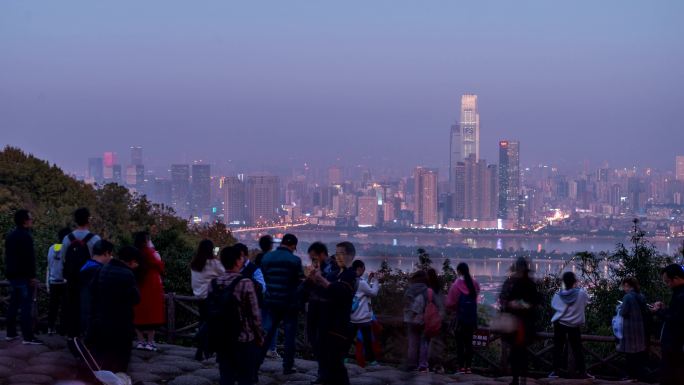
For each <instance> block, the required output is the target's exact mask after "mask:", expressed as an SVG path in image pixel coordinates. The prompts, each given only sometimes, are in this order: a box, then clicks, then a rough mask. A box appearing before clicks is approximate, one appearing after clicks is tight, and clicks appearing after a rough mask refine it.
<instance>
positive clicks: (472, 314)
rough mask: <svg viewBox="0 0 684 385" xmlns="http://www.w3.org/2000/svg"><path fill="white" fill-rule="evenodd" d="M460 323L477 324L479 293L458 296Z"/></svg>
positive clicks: (465, 324)
mask: <svg viewBox="0 0 684 385" xmlns="http://www.w3.org/2000/svg"><path fill="white" fill-rule="evenodd" d="M458 324H459V325H463V326H477V295H470V294H465V293H461V294H460V296H459V298H458Z"/></svg>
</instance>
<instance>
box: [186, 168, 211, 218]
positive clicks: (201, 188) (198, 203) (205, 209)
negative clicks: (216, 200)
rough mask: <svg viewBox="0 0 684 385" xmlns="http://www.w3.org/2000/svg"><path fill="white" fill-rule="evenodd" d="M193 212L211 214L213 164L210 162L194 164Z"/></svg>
mask: <svg viewBox="0 0 684 385" xmlns="http://www.w3.org/2000/svg"><path fill="white" fill-rule="evenodd" d="M190 202H191V203H190V204H191V205H192V214H193V215H197V216H202V215H206V214H209V206H210V204H211V166H210V165H208V164H193V165H192V185H191V200H190Z"/></svg>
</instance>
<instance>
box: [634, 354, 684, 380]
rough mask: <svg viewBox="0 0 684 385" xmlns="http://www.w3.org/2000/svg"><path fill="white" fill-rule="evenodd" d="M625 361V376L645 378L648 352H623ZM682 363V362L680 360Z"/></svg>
mask: <svg viewBox="0 0 684 385" xmlns="http://www.w3.org/2000/svg"><path fill="white" fill-rule="evenodd" d="M625 358H626V361H627V368H626V369H627V370H626V372H627V377H629V378H632V379H638V380H641V379H643V378H645V377H646V376H645V374H646V373H645V369H644V368H645V364H646V362H647V361H648V354H646V352H639V353H625ZM682 364H684V362H682Z"/></svg>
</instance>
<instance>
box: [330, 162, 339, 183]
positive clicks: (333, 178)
mask: <svg viewBox="0 0 684 385" xmlns="http://www.w3.org/2000/svg"><path fill="white" fill-rule="evenodd" d="M328 184H342V169H341V168H340V167H338V166H332V167H330V168H329V169H328Z"/></svg>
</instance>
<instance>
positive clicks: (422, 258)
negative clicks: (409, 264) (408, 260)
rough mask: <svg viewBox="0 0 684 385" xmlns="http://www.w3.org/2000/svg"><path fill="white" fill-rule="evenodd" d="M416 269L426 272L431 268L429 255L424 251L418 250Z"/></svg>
mask: <svg viewBox="0 0 684 385" xmlns="http://www.w3.org/2000/svg"><path fill="white" fill-rule="evenodd" d="M417 252H418V269H419V270H427V269H429V268H430V267H431V266H432V259H430V254H428V253H427V251H425V249H423V248H420V249H418V251H417Z"/></svg>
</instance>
